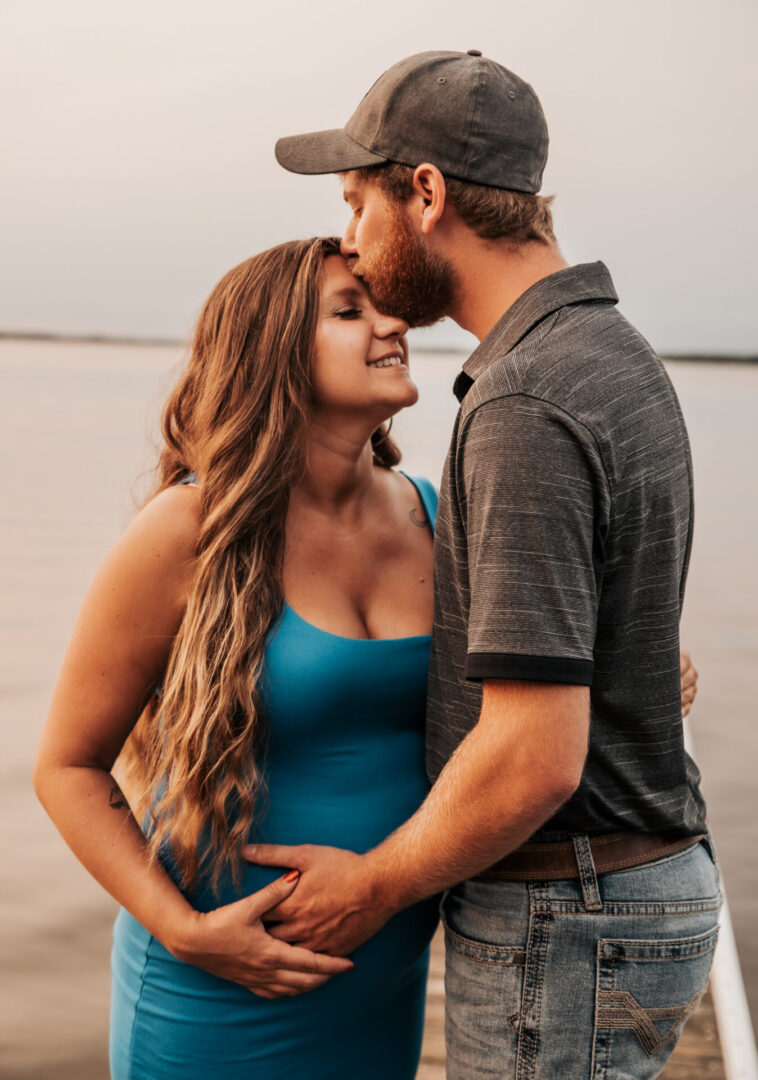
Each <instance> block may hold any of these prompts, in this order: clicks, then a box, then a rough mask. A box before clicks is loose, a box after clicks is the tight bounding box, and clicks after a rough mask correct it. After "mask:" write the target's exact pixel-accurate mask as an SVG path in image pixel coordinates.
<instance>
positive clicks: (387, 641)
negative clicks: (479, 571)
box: [283, 600, 432, 645]
mask: <svg viewBox="0 0 758 1080" xmlns="http://www.w3.org/2000/svg"><path fill="white" fill-rule="evenodd" d="M283 606H284V610H285V612H286V613H287V614H289V615H291V616H292V617H294V618H295V619H297V621H298V622H299V623H302V625H303V626H307V627H308V628H309V629H310V630H314V631H315V632H316V633H317V634H323V635H325V636H326V637H330V638H334V639H335V640H336V641H354V642H356V643H357V644H358V645H397V644H398V643H399V642H405V641H430V640H431V637H432V635H431V634H410V635H408V636H407V637H367V638H362V637H349V636H348V635H347V634H333V633H332V632H331V631H330V630H324V629H322V627H320V626H316V624H315V623H312V622H308V620H307V619H304V618H303V616H302V615H298V613H297V612H296V611H295V609H294V608H293V607H290V605H289V604H288V603H287V601H286V600H285V601H284V602H283Z"/></svg>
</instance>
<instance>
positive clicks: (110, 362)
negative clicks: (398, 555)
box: [0, 340, 758, 1080]
mask: <svg viewBox="0 0 758 1080" xmlns="http://www.w3.org/2000/svg"><path fill="white" fill-rule="evenodd" d="M181 358H182V351H181V350H180V349H178V348H175V347H147V346H144V347H140V346H126V345H124V346H119V345H108V344H91V345H82V344H76V343H62V342H49V343H48V342H45V343H41V342H32V341H26V342H21V341H13V340H4V341H0V379H1V380H2V387H3V392H2V402H1V404H0V419H1V423H0V433H1V434H0V439H1V440H2V444H3V446H2V452H3V460H4V462H5V470H4V472H5V475H4V484H3V490H4V498H3V502H2V506H1V507H0V545H1V551H2V560H1V561H0V573H1V574H2V597H3V603H2V608H1V609H0V703H1V704H2V724H1V725H0V739H1V740H2V742H1V744H0V769H1V770H2V785H1V786H0V819H1V820H2V830H0V837H1V838H2V849H1V851H2V866H3V874H2V877H1V878H0V903H1V904H2V915H3V917H2V920H1V921H0V957H1V958H2V959H1V960H0V963H1V964H2V981H1V982H0V1017H2V1020H1V1021H0V1076H2V1077H3V1078H5V1080H21V1078H26V1080H32V1078H33V1080H104V1078H105V1077H106V1076H107V1064H106V1043H107V1018H108V996H109V971H108V952H109V940H110V927H111V923H112V919H113V915H114V910H115V905H114V904H113V903H112V901H111V900H110V899H109V898H108V897H107V896H106V895H105V894H104V893H103V892H102V891H101V890H100V888H99V887H98V886H97V885H96V884H95V883H94V882H93V881H92V880H91V879H90V878H89V877H88V875H87V874H86V873H85V871H84V870H83V869H82V868H81V867H80V866H79V864H78V863H77V862H76V860H75V859H74V857H73V856H72V855H71V854H70V853H69V851H68V849H67V848H66V847H65V845H64V844H63V842H62V841H61V840H60V838H59V837H58V835H57V833H56V832H55V830H54V828H53V826H52V825H51V824H50V822H49V821H48V819H47V818H46V816H45V814H44V812H43V810H42V809H41V807H40V806H39V805H38V803H37V801H36V798H35V796H34V793H33V791H32V787H31V768H32V760H33V755H34V748H35V745H36V742H37V738H38V735H39V732H40V729H41V727H42V723H43V721H44V717H45V712H46V709H47V705H48V701H49V697H50V693H51V690H52V685H53V682H54V679H55V675H56V672H57V668H58V666H59V663H60V660H61V657H62V653H63V650H64V648H65V644H66V640H67V637H68V634H69V632H70V629H71V625H72V622H73V619H74V617H75V613H76V610H77V607H78V604H79V602H80V600H81V597H82V595H83V593H84V591H85V589H86V587H87V583H88V581H89V579H90V578H91V576H92V573H93V571H94V569H95V567H96V566H97V564H98V562H99V561H100V560H101V558H102V557H103V555H104V554H105V552H106V551H107V550H108V548H109V546H110V545H111V544H112V543H113V541H114V540H115V539H116V537H117V536H118V535H119V533H120V532H121V531H122V529H123V528H124V526H125V525H126V523H127V522H128V521H129V520H130V518H131V516H132V515H133V513H134V512H135V494H136V495H137V496H138V495H139V492H140V491H143V492H144V491H145V490H146V488H147V484H146V478H145V473H146V471H147V470H148V469H149V468H150V467H151V466H152V464H153V460H154V452H153V451H152V450H151V448H150V440H151V439H153V440H155V438H156V434H157V417H158V415H159V410H160V404H161V401H162V398H163V395H164V393H165V391H166V389H167V388H168V386H169V385H170V384H171V381H172V371H173V370H174V369H175V367H176V365H177V364H178V363H179V362H180V361H181ZM460 363H461V357H459V356H456V355H454V354H431V353H426V354H422V353H419V354H417V355H416V356H415V357H412V370H413V373H414V377H415V378H416V381H417V382H418V385H419V388H420V391H421V401H420V403H419V405H418V406H417V407H416V408H414V409H413V410H412V411H410V412H408V413H407V414H404V415H401V416H400V417H399V418H398V420H397V422H396V424H395V433H396V435H397V437H398V440H399V442H400V444H401V447H402V448H403V450H404V452H405V459H404V467H405V468H406V469H407V471H409V472H411V473H417V474H424V475H426V476H428V477H430V478H431V479H432V480H433V481H434V482H435V483H436V482H438V480H439V475H440V473H441V469H442V462H443V458H444V453H445V450H446V446H447V440H448V436H449V431H450V428H451V425H452V421H453V417H454V415H455V410H456V402H455V400H454V398H453V395H452V392H451V385H452V380H453V377H454V375H455V373H456V372H457V370H458V369H459V367H460ZM668 367H669V372H670V375H671V377H672V380H673V381H674V384H675V386H676V388H677V391H678V393H679V396H680V400H681V402H682V407H683V410H684V414H685V418H686V420H687V423H688V427H689V431H690V435H691V440H692V446H693V456H694V462H695V477H696V533H695V543H694V548H693V557H692V566H691V573H690V579H689V586H688V591H687V600H686V605H685V617H684V623H683V631H682V640H683V643H684V644H685V646H686V647H688V648H689V649H690V650H691V652H692V654H693V656H694V658H695V662H696V665H697V666H698V668H699V669H700V672H701V680H700V693H699V696H698V700H697V704H696V707H695V710H694V711H693V714H692V717H691V729H692V734H693V737H694V742H695V747H696V752H697V757H698V760H699V763H700V766H701V769H702V772H703V786H704V790H705V794H706V797H707V799H708V804H709V814H710V821H711V825H712V829H713V832H714V835H715V839H716V843H717V846H718V849H719V852H720V856H721V862H722V869H723V872H724V878H725V882H726V887H727V891H728V895H729V901H730V905H731V910H732V918H733V920H734V924H735V932H736V936H737V943H738V947H739V951H740V958H741V961H742V966H743V973H744V977H745V982H746V984H747V989H748V995H749V998H750V1001H751V1007H752V1010H753V1016H754V1017H758V933H757V932H756V930H755V911H756V900H755V897H756V895H758V861H757V860H756V859H755V854H754V853H755V850H756V847H758V822H757V821H756V804H757V800H756V783H755V775H754V770H755V766H754V762H755V760H756V759H757V758H758V725H756V724H755V713H756V698H757V697H758V685H757V681H756V674H755V673H756V671H757V670H758V620H757V619H756V611H757V610H758V563H756V560H755V557H754V550H755V536H756V535H757V532H758V498H757V497H756V483H755V475H754V463H755V461H756V459H757V458H758V454H757V453H756V452H757V451H758V435H756V428H755V415H756V411H757V409H758V366H753V365H747V364H745V365H739V364H718V365H716V364H707V363H689V362H676V363H672V364H670V365H668ZM140 477H142V479H140Z"/></svg>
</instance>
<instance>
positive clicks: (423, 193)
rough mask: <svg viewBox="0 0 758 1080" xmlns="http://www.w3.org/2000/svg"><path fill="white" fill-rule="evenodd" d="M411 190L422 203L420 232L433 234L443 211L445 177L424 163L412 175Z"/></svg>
mask: <svg viewBox="0 0 758 1080" xmlns="http://www.w3.org/2000/svg"><path fill="white" fill-rule="evenodd" d="M413 190H414V194H416V195H417V196H420V198H421V200H422V202H423V206H422V210H421V231H422V233H426V234H427V235H429V234H431V233H432V232H434V229H435V228H436V226H437V223H438V221H439V220H440V218H441V217H442V214H443V212H444V210H445V197H446V188H445V177H444V176H443V175H442V173H441V172H440V171H439V169H438V168H437V166H436V165H431V164H430V163H429V162H428V161H425V162H423V163H422V164H421V165H418V166H417V167H416V170H415V172H414V173H413Z"/></svg>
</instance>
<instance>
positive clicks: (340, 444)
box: [290, 420, 376, 516]
mask: <svg viewBox="0 0 758 1080" xmlns="http://www.w3.org/2000/svg"><path fill="white" fill-rule="evenodd" d="M306 461H307V466H306V473H305V476H304V477H303V480H302V481H301V483H299V484H298V485H297V486H296V487H295V488H293V490H292V492H291V494H290V503H291V504H293V503H294V504H295V505H297V506H298V507H300V508H303V509H306V508H307V509H309V510H312V511H316V512H319V513H323V514H330V515H335V514H339V515H340V516H343V515H345V514H348V515H350V516H352V514H354V513H359V512H360V509H361V506H362V504H363V502H364V499H365V497H366V496H367V494H368V492H369V490H370V489H371V487H372V486H373V484H374V481H375V476H376V470H375V468H374V454H373V449H372V446H371V438H370V435H369V436H368V437H367V436H366V432H365V428H364V429H362V430H360V431H359V430H357V429H355V430H353V431H351V430H350V429H349V428H348V427H346V426H344V425H340V426H338V425H336V424H331V423H329V422H327V421H324V422H321V421H319V420H315V421H314V422H313V423H312V424H311V426H310V427H309V430H308V442H307V447H306Z"/></svg>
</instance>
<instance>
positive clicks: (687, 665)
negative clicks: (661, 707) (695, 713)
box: [679, 649, 698, 716]
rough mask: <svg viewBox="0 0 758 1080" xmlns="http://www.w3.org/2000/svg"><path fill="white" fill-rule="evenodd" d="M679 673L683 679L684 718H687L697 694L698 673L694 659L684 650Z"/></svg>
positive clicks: (681, 655) (680, 658) (680, 659)
mask: <svg viewBox="0 0 758 1080" xmlns="http://www.w3.org/2000/svg"><path fill="white" fill-rule="evenodd" d="M679 672H680V674H681V678H682V716H687V714H688V713H689V711H690V709H691V708H692V703H693V701H694V700H695V695H696V694H697V676H698V672H697V668H696V667H695V665H694V664H693V663H692V657H691V656H690V654H689V653H688V652H686V650H684V649H682V651H681V653H680V654H679Z"/></svg>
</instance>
